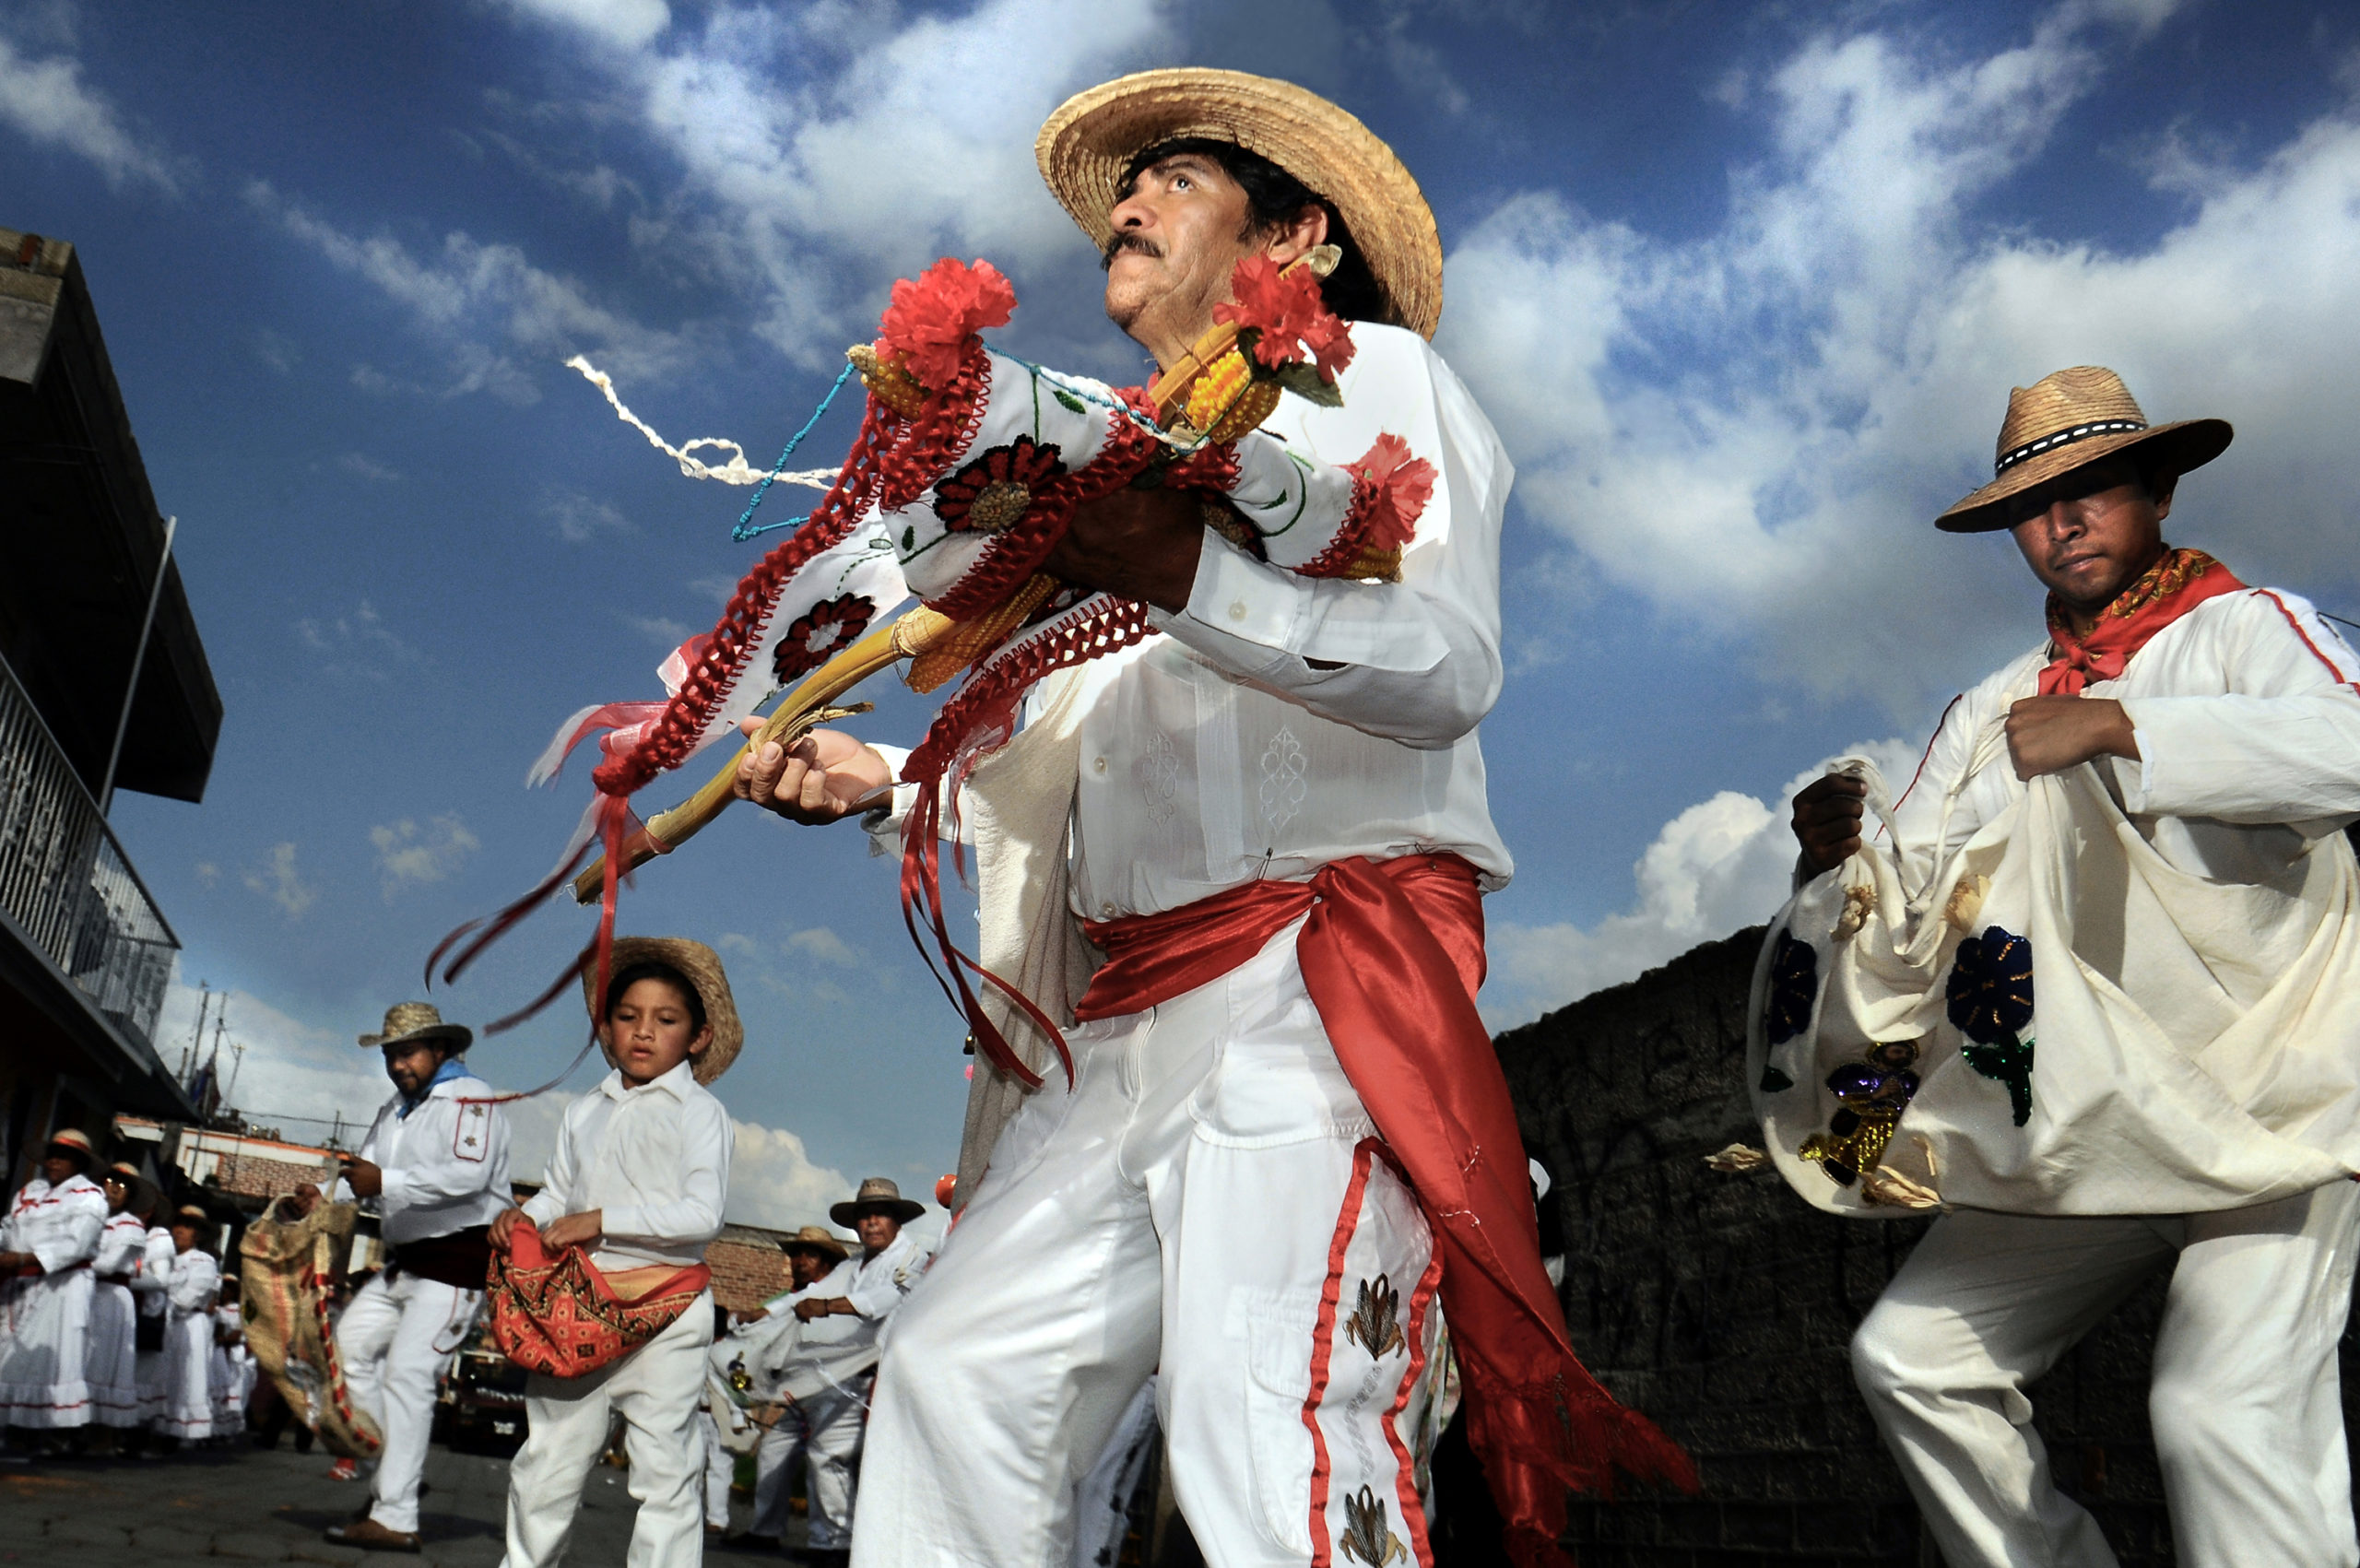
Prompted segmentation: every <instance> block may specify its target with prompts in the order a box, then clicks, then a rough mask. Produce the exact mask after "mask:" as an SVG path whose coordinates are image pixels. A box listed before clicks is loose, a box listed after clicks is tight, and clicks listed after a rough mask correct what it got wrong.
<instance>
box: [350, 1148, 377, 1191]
mask: <svg viewBox="0 0 2360 1568" xmlns="http://www.w3.org/2000/svg"><path fill="white" fill-rule="evenodd" d="M344 1179H345V1180H346V1181H347V1182H349V1183H350V1184H351V1185H352V1191H353V1194H354V1196H356V1197H377V1196H378V1195H379V1194H381V1193H383V1192H384V1190H385V1173H384V1171H383V1170H382V1169H380V1168H379V1167H377V1166H375V1165H372V1164H371V1163H370V1162H369V1161H366V1160H363V1159H360V1157H358V1156H357V1155H348V1156H347V1157H346V1159H345V1161H344Z"/></svg>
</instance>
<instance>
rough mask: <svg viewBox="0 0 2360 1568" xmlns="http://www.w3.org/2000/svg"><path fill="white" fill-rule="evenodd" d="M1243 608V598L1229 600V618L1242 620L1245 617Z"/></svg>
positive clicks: (1244, 607)
mask: <svg viewBox="0 0 2360 1568" xmlns="http://www.w3.org/2000/svg"><path fill="white" fill-rule="evenodd" d="M1245 609H1246V606H1245V600H1244V599H1232V600H1230V601H1229V619H1232V620H1244V619H1245Z"/></svg>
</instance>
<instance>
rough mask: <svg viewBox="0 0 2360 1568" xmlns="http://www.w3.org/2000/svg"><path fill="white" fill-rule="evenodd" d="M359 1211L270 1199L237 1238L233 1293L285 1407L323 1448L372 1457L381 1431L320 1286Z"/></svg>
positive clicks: (345, 1248)
mask: <svg viewBox="0 0 2360 1568" xmlns="http://www.w3.org/2000/svg"><path fill="white" fill-rule="evenodd" d="M359 1214H360V1210H359V1209H357V1208H354V1207H353V1206H352V1205H351V1204H348V1203H323V1204H320V1205H319V1206H318V1207H317V1208H313V1210H312V1212H311V1213H310V1214H308V1215H304V1214H299V1213H297V1212H296V1209H295V1205H294V1202H293V1201H292V1200H291V1199H289V1198H285V1197H281V1198H279V1199H277V1200H276V1201H275V1202H273V1203H272V1204H271V1206H270V1207H269V1208H267V1209H266V1210H264V1211H263V1214H262V1216H261V1218H259V1219H257V1220H254V1222H253V1223H252V1224H250V1225H248V1226H247V1227H246V1230H245V1233H244V1234H243V1235H242V1236H241V1237H240V1238H239V1240H238V1279H239V1300H240V1301H241V1302H242V1303H243V1307H244V1311H245V1318H246V1345H247V1347H248V1348H249V1349H251V1350H253V1351H254V1361H255V1362H256V1363H257V1364H258V1365H260V1366H261V1368H262V1370H263V1372H264V1373H266V1375H267V1376H268V1377H269V1378H270V1380H271V1382H272V1383H273V1384H275V1385H277V1388H278V1392H279V1396H280V1397H282V1398H284V1399H285V1400H286V1401H287V1408H288V1409H290V1410H292V1411H294V1412H295V1415H296V1417H297V1419H298V1420H300V1421H302V1423H303V1424H304V1425H305V1426H308V1427H310V1428H311V1429H312V1430H313V1432H318V1433H319V1434H320V1441H321V1442H323V1443H325V1444H327V1448H328V1452H329V1453H331V1454H335V1455H337V1456H340V1457H343V1458H347V1459H373V1458H375V1457H376V1456H377V1451H378V1450H379V1449H380V1448H382V1447H384V1437H383V1435H382V1434H380V1432H378V1430H377V1423H376V1422H375V1421H371V1420H370V1419H369V1417H368V1416H367V1415H366V1414H365V1413H364V1412H362V1411H361V1410H360V1409H359V1408H358V1407H356V1406H355V1405H354V1404H353V1402H352V1396H351V1394H350V1392H349V1391H348V1389H347V1388H346V1387H345V1382H344V1363H343V1362H342V1361H341V1360H340V1359H339V1358H338V1356H337V1355H336V1331H335V1327H334V1326H333V1325H332V1324H331V1323H330V1322H329V1319H328V1301H327V1290H326V1286H327V1283H328V1281H330V1280H332V1279H335V1278H336V1274H337V1273H338V1272H339V1271H340V1270H341V1268H342V1267H343V1262H344V1259H345V1258H346V1256H348V1253H349V1252H350V1249H351V1246H352V1228H353V1222H354V1220H356V1219H357V1218H358V1217H359ZM143 1321H152V1322H155V1323H158V1324H160V1323H162V1322H163V1319H162V1318H160V1317H158V1318H154V1319H144V1320H143Z"/></svg>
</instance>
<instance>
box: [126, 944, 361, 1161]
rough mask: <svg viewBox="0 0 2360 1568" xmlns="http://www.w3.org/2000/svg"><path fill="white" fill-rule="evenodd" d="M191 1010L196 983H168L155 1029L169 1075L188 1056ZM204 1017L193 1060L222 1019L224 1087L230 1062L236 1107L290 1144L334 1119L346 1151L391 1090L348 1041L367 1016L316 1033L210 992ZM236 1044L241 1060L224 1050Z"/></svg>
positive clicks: (253, 999) (247, 1001)
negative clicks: (241, 1052) (242, 1049)
mask: <svg viewBox="0 0 2360 1568" xmlns="http://www.w3.org/2000/svg"><path fill="white" fill-rule="evenodd" d="M197 1007H198V992H197V989H196V987H195V986H192V985H187V984H183V983H182V982H180V981H179V980H174V981H173V982H172V984H171V987H170V988H169V989H168V990H167V991H166V992H165V993H164V1008H163V1012H162V1014H161V1015H160V1017H159V1019H158V1020H157V1024H156V1041H157V1052H158V1055H160V1056H161V1057H162V1058H163V1060H164V1063H165V1065H166V1066H167V1067H171V1068H173V1069H175V1070H177V1069H178V1068H179V1067H181V1065H182V1064H183V1061H184V1060H187V1059H188V1058H189V1055H190V1046H191V1043H192V1039H193V1037H194V1035H195V1029H196V1020H197ZM224 1008H226V1011H224V1010H223V1009H224ZM206 1017H207V1022H206V1025H205V1035H204V1039H203V1040H202V1041H201V1042H197V1043H196V1048H195V1054H194V1055H195V1061H197V1062H199V1063H201V1062H203V1061H204V1060H206V1058H207V1056H208V1055H210V1054H211V1052H212V1050H213V1045H214V1038H215V1035H214V1020H224V1024H225V1026H224V1027H223V1028H222V1030H221V1032H220V1040H221V1044H222V1050H221V1076H222V1079H223V1080H224V1081H225V1082H227V1081H228V1079H229V1077H230V1069H231V1067H232V1065H233V1064H235V1065H236V1068H237V1081H236V1084H235V1086H234V1102H235V1104H236V1106H237V1108H239V1109H240V1110H242V1111H244V1112H245V1113H246V1114H247V1116H248V1117H249V1118H250V1119H251V1120H253V1121H254V1122H256V1123H258V1124H261V1125H263V1126H276V1127H277V1128H278V1130H279V1131H280V1132H281V1133H283V1134H284V1135H285V1136H286V1137H287V1138H289V1139H290V1140H292V1141H295V1142H300V1143H317V1142H320V1141H321V1140H322V1139H324V1138H326V1137H327V1136H328V1134H329V1133H330V1132H331V1131H333V1130H334V1129H335V1127H336V1125H337V1118H338V1117H339V1116H341V1118H342V1124H343V1126H344V1127H345V1129H346V1143H347V1146H348V1147H351V1146H354V1145H357V1144H358V1143H359V1141H360V1133H362V1132H364V1131H366V1130H367V1129H368V1126H369V1119H370V1118H371V1117H372V1116H373V1115H375V1114H376V1113H377V1107H378V1106H379V1105H380V1104H382V1103H384V1099H385V1097H386V1096H387V1095H388V1094H390V1093H392V1092H393V1086H392V1085H391V1084H389V1083H388V1082H387V1081H386V1079H385V1072H384V1062H383V1060H382V1059H381V1058H380V1057H379V1055H377V1053H376V1052H374V1051H364V1050H362V1049H360V1047H359V1046H358V1045H357V1044H356V1043H355V1041H356V1038H357V1037H358V1036H359V1035H360V1034H361V1033H362V1032H366V1031H372V1030H374V1029H375V1028H376V1027H377V1023H378V1020H377V1018H376V1017H374V1016H372V1017H369V1018H365V1019H361V1020H358V1021H357V1023H355V1024H354V1026H353V1027H351V1028H348V1029H343V1030H334V1029H323V1028H320V1027H318V1026H317V1025H315V1024H312V1023H308V1022H305V1021H303V1020H300V1019H296V1018H293V1017H291V1016H289V1014H287V1013H285V1012H282V1011H280V1010H279V1009H278V1008H275V1007H272V1006H271V1005H270V1004H269V1003H267V1002H266V1001H264V1000H262V999H261V998H260V997H258V996H254V995H252V994H251V993H249V992H245V991H237V990H232V991H230V993H228V997H227V1001H226V1002H225V1001H224V999H223V995H222V993H220V992H218V991H217V992H215V993H214V995H213V999H212V1001H211V1002H210V1003H209V1004H208V1006H207V1014H206ZM238 1043H242V1044H243V1045H244V1046H245V1047H246V1054H245V1056H244V1058H243V1060H242V1061H240V1060H239V1058H237V1056H236V1055H234V1053H233V1052H232V1051H231V1050H230V1046H231V1045H233V1044H238Z"/></svg>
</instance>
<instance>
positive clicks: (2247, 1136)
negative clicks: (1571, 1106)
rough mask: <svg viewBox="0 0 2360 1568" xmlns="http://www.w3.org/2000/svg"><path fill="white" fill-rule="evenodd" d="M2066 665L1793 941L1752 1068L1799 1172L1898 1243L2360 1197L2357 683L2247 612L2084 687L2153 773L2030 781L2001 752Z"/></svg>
mask: <svg viewBox="0 0 2360 1568" xmlns="http://www.w3.org/2000/svg"><path fill="white" fill-rule="evenodd" d="M2046 663H2047V652H2046V650H2045V648H2044V649H2042V650H2037V651H2035V652H2034V653H2031V654H2026V655H2024V657H2022V658H2020V659H2017V660H2016V661H2014V662H2013V663H2012V664H2011V665H2009V666H2007V667H2006V668H2004V669H2002V670H2001V671H2000V672H1999V673H1998V674H1996V675H1994V676H1993V677H1991V678H1989V679H1988V680H1986V681H1985V682H1983V683H1982V684H1981V685H1980V686H1978V687H1976V689H1975V690H1972V691H1970V692H1968V693H1966V694H1965V696H1964V697H1962V698H1961V699H1960V700H1959V701H1957V702H1956V703H1955V704H1953V707H1952V709H1951V711H1950V713H1948V715H1947V716H1946V718H1945V720H1944V722H1943V723H1942V725H1941V728H1940V730H1939V732H1938V733H1937V735H1936V737H1935V739H1934V741H1933V743H1932V745H1931V747H1930V749H1929V754H1928V756H1927V758H1926V760H1925V763H1924V765H1923V767H1922V768H1921V769H1920V771H1919V773H1918V776H1917V779H1916V781H1915V783H1914V784H1910V785H1909V786H1908V788H1907V790H1906V795H1905V796H1904V797H1903V798H1902V800H1901V801H1900V802H1899V803H1898V805H1897V806H1896V807H1895V808H1893V809H1892V811H1891V820H1892V834H1893V836H1890V837H1889V836H1887V835H1886V834H1885V833H1883V832H1882V831H1880V832H1877V833H1873V834H1871V836H1870V841H1869V843H1867V845H1866V847H1865V848H1864V849H1863V851H1862V853H1861V854H1860V855H1856V856H1855V857H1853V858H1852V859H1851V860H1849V861H1847V863H1846V864H1845V865H1844V866H1843V867H1839V868H1838V869H1837V870H1836V871H1834V872H1830V873H1828V874H1827V875H1825V876H1823V877H1819V878H1813V879H1812V880H1811V881H1810V882H1809V883H1807V884H1806V885H1805V886H1804V887H1803V888H1802V890H1800V891H1799V892H1798V893H1797V895H1796V896H1795V899H1794V900H1793V901H1792V902H1790V903H1789V904H1788V907H1787V910H1786V911H1785V912H1784V913H1782V914H1781V915H1780V917H1779V918H1778V920H1776V922H1774V923H1773V926H1772V930H1771V934H1770V940H1769V941H1768V943H1766V944H1765V947H1764V957H1763V961H1762V964H1761V965H1760V967H1759V969H1758V970H1757V972H1756V976H1755V982H1754V1006H1753V1008H1752V1025H1751V1030H1750V1039H1749V1051H1750V1056H1749V1061H1750V1067H1749V1073H1750V1076H1751V1077H1752V1079H1753V1080H1754V1086H1755V1087H1754V1094H1755V1106H1756V1109H1757V1110H1758V1112H1759V1113H1760V1114H1761V1115H1762V1116H1763V1119H1764V1133H1765V1137H1766V1139H1767V1142H1768V1145H1769V1148H1770V1152H1771V1154H1772V1157H1773V1159H1774V1160H1775V1161H1776V1162H1777V1164H1778V1167H1779V1170H1780V1172H1781V1173H1782V1174H1784V1175H1785V1176H1786V1177H1787V1179H1788V1182H1789V1183H1790V1184H1791V1185H1794V1186H1795V1187H1796V1189H1797V1191H1799V1192H1800V1193H1801V1194H1802V1195H1803V1196H1804V1197H1807V1198H1809V1199H1811V1201H1812V1202H1813V1203H1815V1204H1818V1205H1819V1206H1820V1207H1822V1208H1828V1209H1831V1210H1834V1211H1836V1212H1841V1213H1853V1214H1860V1215H1867V1216H1873V1215H1876V1214H1879V1213H1882V1214H1888V1215H1889V1214H1893V1213H1894V1212H1896V1211H1906V1207H1908V1206H1911V1205H1918V1204H1923V1203H1928V1202H1930V1201H1931V1200H1932V1197H1933V1196H1934V1195H1937V1194H1938V1195H1939V1196H1940V1197H1941V1199H1943V1200H1946V1201H1948V1202H1951V1203H1953V1204H1960V1205H1965V1206H1967V1207H1971V1208H1993V1209H1999V1210H2001V1211H2005V1212H2013V1213H2034V1214H2125V1213H2130V1214H2142V1213H2164V1214H2181V1213H2195V1212H2203V1211H2210V1210H2215V1209H2222V1208H2242V1207H2245V1206H2248V1205H2250V1204H2255V1203H2260V1202H2266V1201H2269V1200H2271V1199H2273V1198H2277V1197H2288V1196H2291V1195H2293V1194H2295V1193H2299V1192H2303V1191H2307V1190H2309V1189H2310V1188H2312V1187H2316V1186H2319V1185H2323V1184H2326V1183H2329V1182H2332V1181H2336V1180H2339V1179H2341V1178H2342V1177H2343V1176H2345V1175H2347V1174H2350V1173H2356V1172H2360V1005H2356V1004H2360V868H2355V864H2354V855H2353V851H2352V849H2351V846H2350V845H2349V844H2348V843H2346V842H2345V840H2344V838H2343V836H2342V833H2341V831H2339V830H2341V829H2342V828H2343V827H2344V826H2345V825H2346V824H2347V823H2350V822H2352V821H2353V820H2354V819H2360V686H2355V685H2354V682H2355V681H2360V658H2355V657H2354V654H2353V653H2352V651H2351V650H2350V649H2349V648H2348V647H2346V646H2345V644H2344V643H2343V642H2342V639H2341V638H2340V637H2338V636H2337V635H2336V633H2335V631H2333V629H2332V628H2330V626H2329V625H2328V624H2327V623H2326V622H2325V621H2324V620H2322V619H2320V618H2319V615H2318V614H2317V612H2315V611H2314V610H2313V609H2312V608H2311V607H2310V606H2309V605H2308V604H2307V603H2306V602H2305V601H2303V600H2302V599H2301V598H2299V597H2297V596H2295V595H2292V594H2287V593H2283V592H2281V591H2277V590H2271V589H2248V590H2244V591H2240V592H2234V593H2227V594H2223V595H2218V596H2216V597H2214V598H2212V599H2209V600H2206V601H2205V602H2203V603H2202V604H2200V605H2198V606H2197V607H2194V608H2192V609H2190V610H2189V612H2188V613H2187V614H2185V615H2183V616H2182V617H2180V618H2179V619H2177V620H2176V621H2174V622H2172V623H2171V624H2170V625H2168V626H2165V628H2164V629H2163V630H2161V631H2158V632H2157V633H2156V634H2155V635H2154V636H2153V639H2152V640H2150V641H2149V642H2148V643H2146V644H2145V646H2143V647H2142V648H2141V649H2140V650H2139V651H2138V652H2137V653H2135V654H2131V655H2130V659H2129V661H2128V663H2127V664H2126V665H2125V666H2124V667H2123V671H2122V674H2121V675H2120V676H2119V677H2118V678H2116V679H2114V680H2110V681H2095V682H2092V683H2091V684H2090V685H2089V686H2088V688H2087V689H2086V695H2087V696H2089V697H2092V698H2112V699H2114V700H2115V701H2119V702H2120V703H2121V704H2122V707H2123V711H2124V713H2126V714H2127V715H2128V717H2129V718H2130V722H2131V725H2132V726H2133V729H2134V731H2135V732H2136V737H2137V743H2138V750H2139V753H2140V755H2139V757H2138V758H2137V759H2136V760H2128V759H2114V758H2109V759H2101V760H2099V761H2098V762H2097V763H2096V764H2095V765H2094V766H2090V767H2077V768H2072V769H2069V770H2067V771H2066V772H2062V773H2056V774H2047V775H2043V776H2041V777H2038V778H2035V779H2033V780H2031V781H2029V782H2026V781H2021V780H2019V779H2017V778H2016V776H2015V772H2014V769H2013V767H2012V763H2011V761H2010V759H2009V754H2008V748H2007V745H2006V738H2005V732H2004V725H2005V721H2006V718H2007V714H2008V711H2009V708H2010V707H2011V706H2012V704H2013V703H2014V702H2015V701H2018V700H2020V699H2022V698H2024V697H2027V696H2031V695H2033V694H2034V692H2035V689H2036V685H2037V678H2038V676H2039V672H2040V670H2041V668H2042V667H2043V666H2044V665H2045V664H2046ZM1869 772H1870V804H1871V806H1872V807H1875V806H1877V805H1879V804H1880V803H1881V791H1882V787H1883V783H1882V780H1881V779H1879V778H1876V777H1875V776H1874V775H1873V770H1870V771H1869ZM1894 837H1897V838H1898V840H1899V842H1900V844H1901V846H1902V852H1903V853H1902V855H1900V856H1899V858H1898V863H1896V860H1895V857H1894V855H1892V853H1891V845H1892V843H1893V842H1894ZM1897 1069H1898V1076H1896V1070H1897ZM1895 1086H1900V1090H1899V1092H1898V1094H1897V1095H1896V1094H1895V1093H1894V1088H1895ZM1864 1128H1865V1129H1867V1133H1866V1135H1865V1136H1866V1141H1863V1137H1864V1133H1863V1129H1864ZM1885 1129H1889V1131H1890V1140H1889V1142H1888V1141H1886V1140H1885ZM1894 1176H1898V1177H1900V1178H1903V1180H1904V1182H1905V1183H1906V1184H1914V1185H1915V1187H1916V1189H1917V1190H1916V1191H1911V1190H1909V1188H1908V1187H1907V1186H1901V1187H1896V1186H1894V1185H1892V1183H1891V1182H1890V1181H1889V1178H1890V1177H1894ZM1896 1205H1899V1206H1902V1208H1901V1209H1900V1210H1897V1209H1896V1208H1895V1206H1896Z"/></svg>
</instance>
